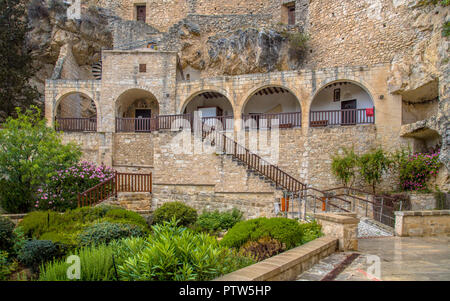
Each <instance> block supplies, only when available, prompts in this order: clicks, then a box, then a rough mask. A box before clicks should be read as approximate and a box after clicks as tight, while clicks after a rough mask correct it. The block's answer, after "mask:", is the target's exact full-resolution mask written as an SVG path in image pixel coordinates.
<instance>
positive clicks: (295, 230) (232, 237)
mask: <svg viewBox="0 0 450 301" xmlns="http://www.w3.org/2000/svg"><path fill="white" fill-rule="evenodd" d="M304 227H305V226H301V225H300V224H299V222H297V221H296V220H292V219H287V218H283V217H274V218H265V217H261V218H256V219H251V220H247V221H242V222H239V223H237V224H236V225H235V226H234V227H233V228H231V229H230V230H229V231H228V233H227V234H226V235H225V236H224V237H223V239H222V240H221V242H220V243H221V244H222V245H224V246H227V247H232V248H236V249H239V248H240V247H241V246H243V245H244V244H245V243H247V242H248V241H258V240H259V239H260V238H263V237H270V238H273V239H275V240H277V241H279V242H281V243H283V244H285V245H286V248H287V249H291V248H293V247H296V246H298V245H300V244H302V239H303V237H304V233H303V231H304Z"/></svg>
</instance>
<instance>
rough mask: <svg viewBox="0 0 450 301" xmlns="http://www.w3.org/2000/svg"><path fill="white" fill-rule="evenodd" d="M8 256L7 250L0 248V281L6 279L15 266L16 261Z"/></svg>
mask: <svg viewBox="0 0 450 301" xmlns="http://www.w3.org/2000/svg"><path fill="white" fill-rule="evenodd" d="M8 256H9V254H8V252H6V251H1V250H0V281H6V280H8V279H9V276H10V275H11V273H12V272H13V271H14V270H16V268H17V263H16V262H15V261H12V262H11V260H10V259H9V258H8Z"/></svg>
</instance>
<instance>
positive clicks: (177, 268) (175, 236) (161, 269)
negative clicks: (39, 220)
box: [118, 220, 254, 281]
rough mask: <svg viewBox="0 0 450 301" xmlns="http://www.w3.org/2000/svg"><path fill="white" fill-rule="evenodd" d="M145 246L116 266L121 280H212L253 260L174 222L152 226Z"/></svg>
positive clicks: (212, 238) (211, 238)
mask: <svg viewBox="0 0 450 301" xmlns="http://www.w3.org/2000/svg"><path fill="white" fill-rule="evenodd" d="M152 231H153V235H151V236H150V237H149V239H148V242H147V244H146V246H145V248H144V249H143V250H142V251H141V252H139V253H137V254H135V255H134V256H132V257H130V258H128V259H126V260H125V261H124V263H123V264H121V265H120V266H119V267H118V273H119V276H120V279H121V280H129V281H143V280H144V281H145V280H175V281H188V280H211V279H214V278H216V277H218V276H220V275H223V274H227V273H229V272H232V271H234V270H236V269H239V268H242V267H244V266H246V265H249V264H251V263H253V262H254V261H253V260H251V259H248V258H244V257H240V256H237V255H236V254H235V253H233V252H232V251H231V250H230V249H228V248H226V247H223V246H220V245H219V243H218V241H217V240H216V239H215V238H214V237H212V236H209V235H207V234H204V233H201V234H194V233H193V232H192V231H190V230H188V229H186V228H183V227H178V226H177V225H176V222H175V221H174V220H173V221H172V222H170V223H168V222H166V223H164V224H158V225H155V226H153V227H152Z"/></svg>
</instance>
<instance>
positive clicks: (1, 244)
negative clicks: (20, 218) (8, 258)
mask: <svg viewBox="0 0 450 301" xmlns="http://www.w3.org/2000/svg"><path fill="white" fill-rule="evenodd" d="M14 240H15V235H14V223H13V222H12V221H11V220H10V219H9V218H6V217H3V216H0V251H6V252H10V251H11V249H12V248H13V246H14Z"/></svg>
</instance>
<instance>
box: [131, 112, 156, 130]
mask: <svg viewBox="0 0 450 301" xmlns="http://www.w3.org/2000/svg"><path fill="white" fill-rule="evenodd" d="M151 117H152V110H150V109H136V120H135V121H134V128H135V131H136V132H150V128H151V126H150V118H151Z"/></svg>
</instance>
